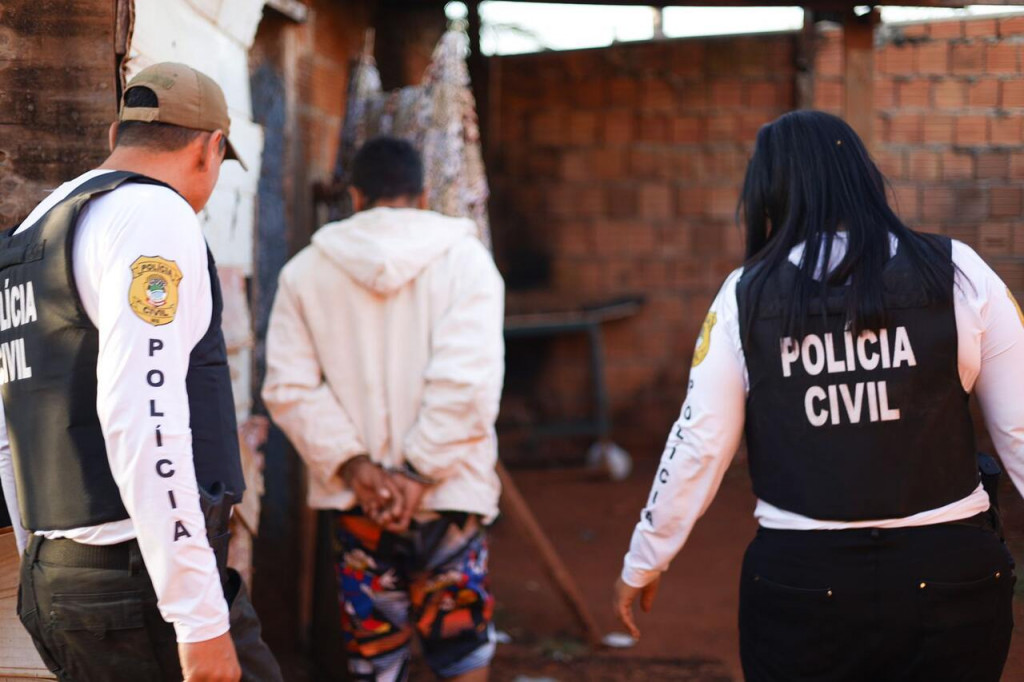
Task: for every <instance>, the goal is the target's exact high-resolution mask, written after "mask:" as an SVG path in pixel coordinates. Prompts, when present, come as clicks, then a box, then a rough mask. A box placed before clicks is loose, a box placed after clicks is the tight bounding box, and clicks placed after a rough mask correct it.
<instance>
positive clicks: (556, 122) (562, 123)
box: [529, 109, 568, 145]
mask: <svg viewBox="0 0 1024 682" xmlns="http://www.w3.org/2000/svg"><path fill="white" fill-rule="evenodd" d="M567 124H568V116H566V113H565V112H564V111H561V110H558V109H554V110H548V111H542V112H539V113H537V114H535V115H534V116H533V117H531V118H530V122H529V131H530V132H529V135H530V140H531V141H532V142H535V143H537V144H540V145H563V144H565V141H566V139H567V135H566V134H565V133H566V126H567Z"/></svg>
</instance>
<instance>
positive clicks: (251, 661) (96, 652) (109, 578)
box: [0, 63, 280, 682]
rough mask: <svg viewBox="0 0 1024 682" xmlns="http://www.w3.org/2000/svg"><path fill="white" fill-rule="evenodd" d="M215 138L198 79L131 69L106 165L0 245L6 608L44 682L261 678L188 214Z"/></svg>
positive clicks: (212, 290) (214, 286)
mask: <svg viewBox="0 0 1024 682" xmlns="http://www.w3.org/2000/svg"><path fill="white" fill-rule="evenodd" d="M229 127H230V119H229V118H228V113H227V105H226V103H225V100H224V95H223V93H222V92H221V90H220V88H219V87H218V86H217V85H216V83H214V82H213V81H212V80H211V79H210V78H209V77H207V76H205V75H203V74H201V73H199V72H198V71H195V70H194V69H191V68H189V67H187V66H184V65H181V64H170V63H164V64H157V65H155V66H153V67H150V68H148V69H145V70H143V71H142V72H141V73H140V74H139V75H138V76H137V77H135V78H134V79H132V81H131V82H130V83H129V84H128V86H127V89H126V92H125V98H124V102H123V106H122V109H121V113H120V121H119V122H118V123H115V124H114V125H112V126H111V129H110V144H111V148H112V153H111V155H110V157H109V158H108V159H107V160H106V161H105V162H104V163H103V165H101V166H100V167H99V168H98V169H96V170H93V171H89V172H88V173H85V174H84V175H82V176H80V177H78V178H77V179H75V180H72V181H71V182H68V183H66V184H64V185H62V186H61V187H59V188H58V189H57V190H56V191H54V192H53V194H51V195H50V197H48V198H47V199H46V200H45V201H44V202H43V203H42V204H40V205H39V206H38V207H37V208H36V209H35V210H34V211H33V212H32V214H31V215H30V216H29V217H28V218H27V219H26V220H25V222H24V223H22V225H21V226H20V227H19V228H18V229H17V230H15V231H14V233H13V234H12V235H7V236H5V238H4V239H3V240H2V243H0V285H2V293H0V358H2V359H0V390H2V396H3V406H4V410H3V412H4V413H5V416H6V431H4V430H3V429H0V460H2V459H3V458H5V457H11V458H12V459H13V473H14V476H13V480H11V479H12V477H10V476H8V477H6V478H5V480H4V481H3V483H4V488H5V492H6V495H7V497H8V498H9V499H10V498H12V497H13V496H14V495H17V499H18V503H19V504H18V508H17V510H16V512H17V513H18V515H20V517H21V518H20V524H21V525H22V526H23V527H24V528H26V529H28V531H29V532H30V533H31V535H30V536H29V538H26V537H25V536H24V535H23V536H22V537H21V543H20V544H21V545H22V546H23V547H25V548H26V551H25V555H24V557H23V560H22V569H21V600H20V608H19V615H20V617H21V619H22V622H23V623H24V624H25V627H26V628H27V629H28V631H29V632H30V633H31V635H32V637H33V640H34V641H35V644H36V648H37V649H38V650H39V653H40V655H41V656H42V658H43V660H44V662H45V663H46V664H47V666H48V667H49V668H50V669H51V670H52V671H53V672H54V673H55V674H56V675H57V676H58V678H59V679H61V680H72V679H73V680H75V681H76V682H81V681H83V680H85V681H94V680H125V681H128V680H131V681H132V682H142V681H146V682H148V681H150V680H181V679H182V677H183V676H184V678H185V679H186V680H190V681H191V680H217V681H220V680H238V679H239V678H240V675H241V674H242V672H243V670H244V672H245V679H250V680H277V679H280V672H279V670H278V669H277V664H276V663H275V662H274V660H273V657H272V656H271V655H270V653H269V650H268V649H267V648H266V645H265V644H263V642H262V640H261V639H260V637H259V622H258V620H257V619H256V616H255V613H254V612H253V611H252V608H251V605H250V604H249V603H248V600H247V598H246V596H245V594H244V589H240V586H239V585H238V583H237V579H235V580H234V581H233V580H231V579H230V578H228V576H227V572H226V570H225V569H224V567H223V559H224V558H225V554H226V548H225V540H226V530H225V529H224V528H223V526H224V523H225V521H226V517H227V508H228V507H229V506H230V500H232V499H234V500H235V501H237V499H239V498H240V497H241V494H242V491H243V488H244V483H243V478H242V473H241V465H240V460H239V452H238V442H237V436H236V423H235V414H234V401H233V400H232V394H231V382H230V376H229V372H228V366H227V355H226V349H225V344H224V337H223V333H222V331H221V308H222V300H221V295H220V289H219V285H218V280H217V274H216V268H215V266H214V263H213V259H212V257H211V256H210V255H209V252H208V249H207V246H206V243H205V241H204V239H203V235H202V233H201V231H200V226H199V222H198V220H197V219H196V212H198V211H200V210H201V209H202V208H203V206H204V205H205V204H206V202H207V200H208V199H209V197H210V194H211V193H212V192H213V188H214V185H215V184H216V182H217V178H218V176H219V173H220V165H221V162H222V160H223V159H224V158H230V159H238V156H237V154H236V153H235V150H234V148H233V147H232V145H231V143H230V141H228V130H229ZM0 425H2V420H0ZM8 437H9V449H8ZM5 469H6V468H5V467H3V466H0V472H3V471H5ZM15 484H16V485H15ZM201 497H203V498H204V501H205V502H206V504H201V501H200V499H201ZM218 500H220V501H221V504H219V505H218V504H215V503H216V502H217V501H218ZM224 500H228V501H229V502H228V503H227V504H225V503H224V502H223V501H224ZM18 521H19V520H18V519H15V526H16V527H17V526H18V525H19V524H18ZM208 530H209V538H208ZM26 539H27V542H26ZM211 547H212V548H213V549H214V551H211ZM215 552H217V555H216V556H215ZM218 564H220V565H221V568H220V570H218ZM222 576H224V578H225V579H224V581H223V585H222ZM226 597H227V599H226ZM229 602H232V604H231V607H230V626H231V632H230V633H229ZM233 638H234V643H233V642H232V639H233ZM236 647H237V654H236ZM240 661H241V667H240Z"/></svg>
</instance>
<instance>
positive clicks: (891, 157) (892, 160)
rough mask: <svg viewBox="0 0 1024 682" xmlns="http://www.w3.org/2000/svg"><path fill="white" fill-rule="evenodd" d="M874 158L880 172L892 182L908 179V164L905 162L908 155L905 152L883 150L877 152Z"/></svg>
mask: <svg viewBox="0 0 1024 682" xmlns="http://www.w3.org/2000/svg"><path fill="white" fill-rule="evenodd" d="M872 156H873V157H874V159H875V163H876V164H877V165H878V170H880V171H882V175H884V176H885V177H887V178H889V179H890V180H902V179H904V178H906V170H905V168H906V163H905V162H904V157H905V156H906V154H905V153H904V152H900V151H896V152H893V151H887V150H881V151H877V152H875V153H874V154H873V155H872Z"/></svg>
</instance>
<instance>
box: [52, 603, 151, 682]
mask: <svg viewBox="0 0 1024 682" xmlns="http://www.w3.org/2000/svg"><path fill="white" fill-rule="evenodd" d="M144 610H145V602H144V598H143V595H142V593H141V592H112V593H105V594H54V595H53V600H52V602H51V605H50V613H49V616H50V618H49V628H50V631H51V632H52V636H53V639H54V641H55V643H56V645H57V646H58V647H60V650H61V654H62V655H61V657H62V658H63V659H64V665H65V666H66V667H67V670H68V673H69V674H70V676H71V677H72V679H76V680H78V679H82V680H90V681H92V680H104V681H111V682H113V681H115V680H116V681H119V680H125V681H126V682H127V681H128V680H160V679H162V677H161V672H160V665H159V663H158V662H157V656H156V652H155V650H154V649H153V643H152V639H151V638H150V634H149V632H148V630H147V629H146V622H145V615H144Z"/></svg>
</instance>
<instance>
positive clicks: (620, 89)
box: [608, 77, 640, 107]
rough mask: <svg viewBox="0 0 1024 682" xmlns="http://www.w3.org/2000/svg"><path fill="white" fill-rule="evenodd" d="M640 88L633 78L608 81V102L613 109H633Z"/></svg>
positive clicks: (618, 78)
mask: <svg viewBox="0 0 1024 682" xmlns="http://www.w3.org/2000/svg"><path fill="white" fill-rule="evenodd" d="M639 96H640V87H639V83H637V81H636V79H634V78H626V77H617V78H612V79H611V80H609V81H608V102H609V103H610V104H611V106H613V107H635V106H636V104H637V100H638V99H639Z"/></svg>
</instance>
